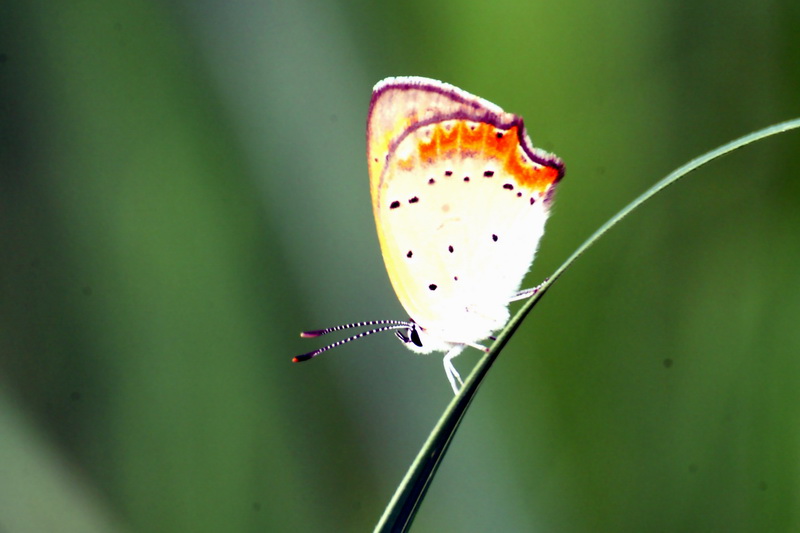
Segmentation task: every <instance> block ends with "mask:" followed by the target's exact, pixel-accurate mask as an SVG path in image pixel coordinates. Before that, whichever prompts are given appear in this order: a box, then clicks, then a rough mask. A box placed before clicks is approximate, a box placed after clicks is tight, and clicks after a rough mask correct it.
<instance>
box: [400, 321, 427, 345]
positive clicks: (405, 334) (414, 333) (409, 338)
mask: <svg viewBox="0 0 800 533" xmlns="http://www.w3.org/2000/svg"><path fill="white" fill-rule="evenodd" d="M394 334H395V335H397V338H398V339H400V340H401V341H403V342H404V343H405V344H409V343H411V344H414V345H416V346H419V347H422V340H421V339H420V338H419V330H418V329H417V325H416V324H411V325H410V327H408V328H406V329H405V330H398V331H395V332H394Z"/></svg>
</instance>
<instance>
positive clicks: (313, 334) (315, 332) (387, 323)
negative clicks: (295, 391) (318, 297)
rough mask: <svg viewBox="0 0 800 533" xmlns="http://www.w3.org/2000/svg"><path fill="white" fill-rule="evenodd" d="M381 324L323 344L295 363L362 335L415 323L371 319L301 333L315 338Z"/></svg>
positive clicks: (297, 359) (406, 326)
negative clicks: (325, 344) (344, 330)
mask: <svg viewBox="0 0 800 533" xmlns="http://www.w3.org/2000/svg"><path fill="white" fill-rule="evenodd" d="M379 324H383V325H382V326H381V327H379V328H373V329H370V330H367V331H362V332H361V333H358V334H357V335H353V336H352V337H347V338H346V339H342V340H340V341H336V342H334V343H332V344H329V345H327V346H323V347H322V348H317V349H316V350H314V351H311V352H308V353H304V354H302V355H298V356H296V357H294V358H293V359H292V362H293V363H300V362H302V361H308V360H309V359H311V358H313V357H316V356H318V355H319V354H321V353H322V352H327V351H328V350H330V349H331V348H336V347H337V346H341V345H342V344H347V343H348V342H351V341H354V340H358V339H360V338H362V337H366V336H367V335H372V334H373V333H381V332H383V331H389V330H392V329H404V328H409V327H412V326H413V325H412V324H411V323H409V322H403V321H401V320H370V321H369V322H354V323H353V324H344V325H341V326H334V327H332V328H325V329H317V330H313V331H304V332H302V333H301V334H300V336H301V337H304V338H313V337H320V336H322V335H327V334H328V333H332V332H334V331H341V330H343V329H350V328H359V327H364V326H376V325H379Z"/></svg>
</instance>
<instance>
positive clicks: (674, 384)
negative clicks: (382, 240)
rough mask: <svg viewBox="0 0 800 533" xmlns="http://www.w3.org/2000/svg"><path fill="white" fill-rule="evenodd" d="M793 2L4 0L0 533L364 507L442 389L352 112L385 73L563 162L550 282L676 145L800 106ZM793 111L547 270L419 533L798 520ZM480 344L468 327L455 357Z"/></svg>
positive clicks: (222, 526)
mask: <svg viewBox="0 0 800 533" xmlns="http://www.w3.org/2000/svg"><path fill="white" fill-rule="evenodd" d="M798 25H800V7H798V4H797V2H793V1H790V0H783V1H779V2H767V3H764V2H756V1H755V0H740V1H737V2H722V1H719V0H717V1H701V2H687V1H685V0H683V1H679V2H666V1H662V2H637V3H630V2H624V3H623V2H620V1H612V2H603V3H596V2H586V1H584V2H573V3H558V2H550V3H542V2H538V3H530V2H521V1H516V2H512V1H501V2H477V1H473V2H438V3H429V2H425V1H422V0H416V1H412V2H403V3H394V4H392V5H384V4H383V3H372V2H363V1H362V2H340V3H324V2H291V3H289V2H285V3H284V2H259V3H223V2H210V1H199V2H186V1H183V2H181V1H173V2H169V3H154V2H147V1H146V2H133V1H130V0H127V1H126V0H108V1H106V2H98V1H91V0H81V1H76V2H54V1H52V0H51V1H46V0H27V1H25V2H23V1H20V0H9V1H7V2H5V3H4V4H3V5H2V6H0V246H1V247H2V263H0V265H2V266H1V267H0V290H2V292H1V293H0V313H2V321H0V434H2V435H3V437H2V439H0V465H2V467H0V468H2V476H0V531H3V532H4V533H5V532H9V533H16V532H19V531H82V532H83V531H265V530H267V531H268V530H281V531H304V530H307V531H323V530H325V531H331V530H365V529H369V528H371V527H372V526H373V525H374V523H375V521H376V520H377V519H378V517H379V516H380V513H381V511H382V509H383V507H384V505H385V504H386V502H387V501H388V499H389V497H390V496H391V494H392V492H393V489H394V487H395V486H396V484H397V483H398V482H399V481H400V479H401V477H402V475H403V473H404V472H405V469H406V467H407V466H408V464H409V463H410V461H411V460H412V459H413V457H414V455H415V453H416V450H417V449H418V448H419V446H420V445H421V444H422V442H423V440H424V439H425V437H426V436H427V433H428V431H429V430H430V428H431V426H432V425H433V423H434V422H435V421H436V419H437V418H438V416H439V414H440V413H441V411H442V409H443V408H444V406H445V405H446V403H447V402H448V401H449V399H450V395H451V392H450V389H449V386H448V385H447V382H446V381H445V379H444V377H443V375H442V371H441V363H440V361H439V359H438V357H436V356H433V357H419V356H413V355H411V354H410V353H409V352H407V351H406V350H405V349H404V348H403V347H402V346H400V345H399V344H398V343H397V342H396V340H395V339H392V338H391V337H390V336H386V337H384V338H373V339H369V340H365V341H363V342H361V343H356V344H354V345H351V346H349V347H347V348H343V349H340V350H338V351H337V352H331V353H330V354H327V355H326V356H325V357H324V358H320V359H318V360H316V361H314V362H313V363H307V364H304V365H292V364H291V363H290V362H289V361H290V359H291V357H292V356H293V355H294V354H296V353H300V352H303V351H307V350H309V349H311V348H313V347H314V346H311V345H310V343H313V341H308V340H300V339H298V338H297V333H298V332H299V331H301V330H303V329H309V328H316V327H322V326H326V325H333V324H336V323H342V322H348V321H352V320H359V319H371V318H405V317H404V316H403V312H402V309H401V308H400V306H399V304H397V302H396V301H395V299H394V296H393V294H392V291H391V288H390V286H389V283H388V279H387V277H386V274H385V272H384V269H383V265H382V261H381V258H380V253H379V251H378V246H377V239H376V238H375V232H374V228H373V222H372V218H371V217H372V214H371V207H370V204H369V192H368V188H367V178H366V164H365V161H364V122H365V118H366V111H367V104H368V101H369V96H370V89H371V87H372V85H373V84H374V83H375V82H377V81H378V80H379V79H381V78H383V77H386V76H389V75H424V76H430V77H434V78H439V79H442V80H444V81H447V82H450V83H453V84H455V85H458V86H460V87H463V88H464V89H465V90H468V91H470V92H473V93H475V94H478V95H480V96H482V97H484V98H487V99H489V100H491V101H493V102H495V103H497V104H498V105H500V106H502V107H503V108H505V109H506V110H508V111H512V112H515V113H519V114H521V115H522V116H524V117H525V118H526V124H527V125H528V129H529V130H530V133H531V135H532V137H533V139H534V141H535V142H536V143H537V144H538V145H539V146H541V147H543V148H545V149H547V150H551V151H554V152H556V153H557V154H558V155H560V156H561V157H562V158H563V159H564V160H565V161H566V163H567V177H566V179H565V180H564V182H563V183H562V186H561V190H560V191H559V196H558V201H557V204H556V210H555V213H554V215H553V217H552V219H551V221H550V223H549V225H548V233H547V235H546V236H545V238H544V240H543V243H542V247H541V251H540V254H539V258H538V259H537V262H536V264H535V266H534V269H533V272H532V274H531V275H530V276H529V278H528V281H529V282H530V284H534V283H536V282H537V281H538V280H540V279H541V278H543V277H544V276H546V275H547V274H548V273H549V272H550V271H552V270H553V269H554V268H555V267H556V266H557V265H558V264H559V263H560V262H561V261H562V260H563V259H564V258H565V257H566V256H567V255H568V254H569V252H570V251H571V250H572V249H574V248H575V246H577V244H578V243H580V242H581V241H582V240H583V239H584V238H585V237H586V236H588V235H589V234H590V233H591V232H592V231H593V230H594V229H595V228H596V227H597V226H598V225H599V224H601V223H602V222H603V221H604V220H605V219H607V218H608V217H609V216H610V215H611V214H613V213H614V212H615V211H616V210H618V209H619V208H620V207H622V206H623V205H624V204H626V203H627V202H628V201H629V200H630V199H632V198H633V197H634V196H636V195H637V194H639V193H640V192H641V191H642V190H644V189H645V188H646V187H647V186H649V185H650V184H652V183H654V182H655V181H656V180H657V179H659V178H661V177H662V176H663V175H664V174H666V173H667V172H668V171H669V170H671V169H673V168H675V167H677V166H678V165H680V164H682V163H684V162H685V161H686V160H687V159H689V158H691V157H693V156H695V155H697V154H700V153H702V152H705V151H707V150H709V149H710V148H713V147H714V146H716V145H718V144H721V143H724V142H726V141H728V140H730V139H732V138H734V137H737V136H739V135H741V134H744V133H746V132H748V131H751V130H754V129H757V128H760V127H763V126H766V125H768V124H771V123H775V122H779V121H781V120H785V119H787V118H791V117H796V116H798V115H800V98H798V95H800V37H798V34H797V27H798ZM799 145H800V138H798V136H797V134H789V135H785V136H783V137H782V138H777V139H772V140H769V141H767V142H766V143H763V144H761V145H758V146H754V147H750V148H748V149H747V150H745V151H742V152H739V153H737V154H734V155H732V156H730V157H727V158H725V159H724V160H722V161H719V162H717V163H715V164H714V165H712V166H710V167H708V168H706V169H704V170H702V171H701V172H699V173H697V174H695V175H694V176H692V177H690V178H689V179H688V180H687V181H686V182H684V183H681V184H679V185H678V186H677V187H675V188H673V189H671V190H668V191H667V192H666V193H664V194H663V195H661V196H660V197H659V198H657V199H656V200H655V201H653V202H652V203H650V204H649V205H648V206H646V207H645V208H644V209H643V210H642V211H641V212H638V213H636V214H634V215H633V217H631V218H630V219H628V220H627V221H626V222H625V223H623V224H622V225H621V226H620V227H619V228H617V229H615V230H614V231H613V232H612V233H611V234H610V235H608V236H607V238H605V239H604V241H603V242H601V243H600V244H599V245H598V246H597V247H595V248H594V249H593V250H591V251H590V253H589V254H587V255H586V256H585V257H583V258H582V259H581V260H580V261H579V262H578V264H577V265H576V266H575V267H574V268H573V269H572V270H571V271H570V272H568V273H567V275H566V276H565V277H564V278H562V280H561V281H560V282H559V284H558V285H557V286H556V287H554V288H553V289H552V290H551V292H550V293H549V294H548V296H547V298H546V299H545V300H544V301H543V302H542V304H541V305H539V306H538V307H537V309H536V312H534V313H533V314H532V315H531V317H529V320H528V322H527V323H526V324H525V325H524V326H523V328H522V329H521V331H520V332H519V334H518V335H517V336H516V337H515V339H514V340H512V342H511V343H510V344H509V346H508V348H507V350H506V351H505V353H504V355H503V357H502V358H501V359H500V361H499V364H498V365H496V367H495V369H494V370H493V372H492V373H491V374H490V375H489V377H488V379H487V381H486V382H485V383H484V386H483V387H482V389H481V394H479V395H478V397H477V400H476V402H475V404H474V405H473V409H472V411H471V412H470V413H469V414H468V416H467V419H466V421H465V422H464V424H463V426H462V428H461V430H460V432H459V434H458V435H457V436H456V440H455V442H454V443H453V446H452V447H451V450H450V452H449V454H448V456H447V457H446V458H445V461H444V463H443V465H442V468H441V470H440V472H439V475H438V477H437V479H436V480H435V481H434V484H433V485H432V487H431V489H430V491H429V493H428V497H427V499H426V501H425V503H424V504H423V507H422V510H421V512H420V514H419V516H418V518H417V521H416V524H415V526H416V530H417V531H487V530H495V531H643V530H644V531H651V530H660V531H694V530H715V531H754V530H762V531H766V530H768V531H793V530H797V529H798V528H800V512H799V511H798V507H797V501H798V499H799V498H800V466H798V465H800V461H799V460H798V459H800V421H799V420H800V418H799V417H798V408H797V406H798V405H800V403H798V400H800V387H799V386H798V384H799V383H800V359H799V358H798V357H797V356H798V354H800V329H798V327H797V322H798V320H799V319H800V289H798V287H800V238H798V236H799V235H800V179H798V176H800V150H798V146H799ZM476 359H477V354H465V355H463V356H461V357H459V360H458V361H457V364H458V366H459V367H461V368H462V369H464V370H466V369H467V368H468V367H469V366H470V365H471V364H473V363H474V361H475V360H476Z"/></svg>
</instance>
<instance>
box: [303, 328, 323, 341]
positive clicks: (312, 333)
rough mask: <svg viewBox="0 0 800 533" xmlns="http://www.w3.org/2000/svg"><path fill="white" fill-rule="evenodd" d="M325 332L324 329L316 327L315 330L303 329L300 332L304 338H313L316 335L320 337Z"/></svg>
mask: <svg viewBox="0 0 800 533" xmlns="http://www.w3.org/2000/svg"><path fill="white" fill-rule="evenodd" d="M323 333H324V330H321V329H316V330H314V331H303V332H301V333H300V336H301V337H302V338H304V339H313V338H314V337H319V336H320V335H322V334H323Z"/></svg>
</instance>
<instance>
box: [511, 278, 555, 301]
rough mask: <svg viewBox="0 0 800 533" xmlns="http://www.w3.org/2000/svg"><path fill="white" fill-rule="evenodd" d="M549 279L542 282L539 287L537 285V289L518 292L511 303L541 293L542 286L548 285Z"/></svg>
mask: <svg viewBox="0 0 800 533" xmlns="http://www.w3.org/2000/svg"><path fill="white" fill-rule="evenodd" d="M548 279H549V278H545V279H544V281H543V282H541V283H540V284H539V285H537V286H535V287H533V288H531V289H524V290H521V291H519V292H517V293H516V294H515V295H514V296H512V297H511V301H512V302H516V301H517V300H524V299H525V298H530V297H531V296H533V295H534V294H536V293H537V292H539V289H541V288H542V285H544V284H545V283H547V280H548Z"/></svg>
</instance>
